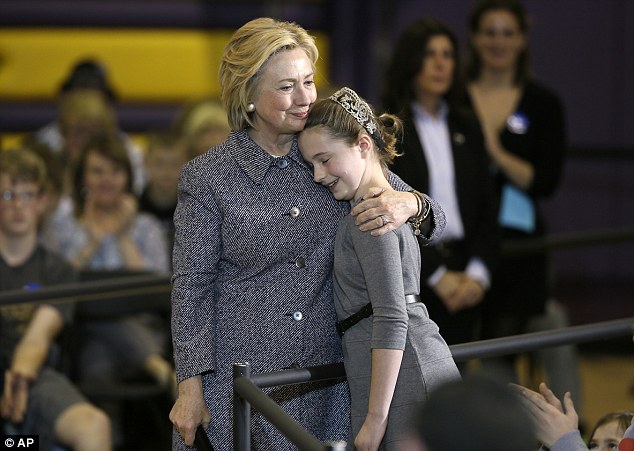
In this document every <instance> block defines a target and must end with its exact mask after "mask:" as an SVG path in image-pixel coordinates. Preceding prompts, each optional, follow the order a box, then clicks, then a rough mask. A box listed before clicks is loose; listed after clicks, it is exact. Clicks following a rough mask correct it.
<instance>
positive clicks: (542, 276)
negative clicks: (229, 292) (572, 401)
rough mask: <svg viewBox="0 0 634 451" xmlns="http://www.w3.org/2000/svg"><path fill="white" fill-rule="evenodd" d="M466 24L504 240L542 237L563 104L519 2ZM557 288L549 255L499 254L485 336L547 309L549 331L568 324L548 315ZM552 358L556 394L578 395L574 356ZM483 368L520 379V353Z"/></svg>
mask: <svg viewBox="0 0 634 451" xmlns="http://www.w3.org/2000/svg"><path fill="white" fill-rule="evenodd" d="M468 26H469V50H470V54H469V61H468V66H467V77H468V85H467V88H468V95H467V96H466V103H467V106H469V107H471V108H473V110H474V111H475V113H476V114H477V116H478V118H479V119H480V123H481V125H482V129H483V131H484V137H485V142H486V149H487V151H488V154H489V157H490V160H491V164H492V166H493V168H494V171H495V173H496V178H497V188H498V190H499V196H500V207H499V212H498V222H499V224H500V227H501V228H502V239H503V240H504V241H506V242H510V241H513V240H527V239H532V238H536V237H542V236H544V235H545V234H546V221H545V218H544V217H543V215H542V214H541V211H540V206H539V202H540V200H543V199H545V198H548V197H550V196H552V195H553V194H554V193H555V192H556V190H557V188H558V186H559V184H560V180H561V174H562V170H563V163H564V155H565V151H566V145H567V143H566V124H565V117H564V108H563V105H562V103H561V101H560V99H559V96H558V95H557V94H556V93H555V92H553V91H552V90H551V89H549V88H547V87H546V86H544V85H543V84H541V83H539V82H537V81H536V80H535V79H534V78H533V77H532V76H531V74H530V69H529V47H528V27H529V19H528V15H527V12H526V10H525V9H524V6H523V5H522V4H521V3H520V2H518V1H517V0H481V1H479V2H478V3H477V4H476V5H475V7H474V8H473V9H472V11H471V13H470V16H469V21H468ZM552 283H553V272H552V267H551V264H550V258H549V255H548V253H547V251H541V250H538V251H535V252H532V253H529V254H526V253H524V254H514V255H509V254H503V255H501V259H500V264H499V273H498V277H497V278H496V283H495V284H494V285H493V286H492V289H491V292H490V296H489V302H487V304H486V305H485V306H484V314H483V325H482V331H483V338H485V339H489V338H497V337H503V336H507V335H516V334H521V333H525V332H526V331H527V327H528V324H529V321H530V320H531V319H533V318H536V317H539V316H542V315H544V314H545V313H547V312H553V313H556V315H555V316H553V317H552V318H551V319H554V320H555V321H553V320H551V321H547V322H546V324H548V323H549V324H548V327H553V326H555V327H556V326H559V327H563V326H565V325H567V324H566V318H565V315H562V314H561V313H562V312H561V310H559V311H556V310H555V309H556V307H557V306H556V305H555V307H553V308H551V309H549V310H546V303H547V301H548V300H549V299H550V298H551V294H550V293H551V289H552ZM551 360H552V361H553V362H554V363H555V366H554V367H550V366H549V367H548V368H546V370H547V372H548V377H549V380H550V384H551V385H552V386H553V387H554V388H555V390H556V392H559V393H560V394H561V393H563V391H560V390H566V389H567V390H573V391H575V394H577V393H578V385H579V384H578V380H570V377H573V378H574V377H575V375H576V374H577V369H576V361H575V360H574V358H573V357H572V356H571V355H570V354H564V355H563V356H559V357H558V358H555V359H551ZM483 363H484V364H485V366H487V367H488V368H489V369H494V370H495V371H496V372H497V373H498V375H499V376H500V377H502V378H503V379H504V380H508V381H514V380H517V375H516V373H515V367H514V366H515V356H510V357H508V358H499V359H488V360H485V361H484V362H483ZM558 364H559V365H558ZM557 365H558V366H557ZM571 366H572V368H571ZM566 376H569V377H567V378H566V380H560V379H557V378H558V377H566Z"/></svg>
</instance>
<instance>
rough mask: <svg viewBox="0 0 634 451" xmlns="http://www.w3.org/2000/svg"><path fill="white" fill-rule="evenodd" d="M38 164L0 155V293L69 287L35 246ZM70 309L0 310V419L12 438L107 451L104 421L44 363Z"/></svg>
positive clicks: (65, 269) (42, 173)
mask: <svg viewBox="0 0 634 451" xmlns="http://www.w3.org/2000/svg"><path fill="white" fill-rule="evenodd" d="M45 182H46V170H45V166H44V163H43V162H42V161H41V160H40V159H39V158H38V157H37V156H36V155H35V154H33V153H31V152H30V151H27V150H6V151H2V152H0V292H4V291H9V290H17V289H23V288H24V289H37V288H38V287H41V286H46V285H52V284H56V283H69V282H73V281H74V280H75V279H76V277H75V273H74V271H73V269H72V267H71V266H70V265H69V264H67V263H66V262H65V261H63V260H62V259H61V258H60V257H58V256H56V255H54V254H52V253H50V252H48V251H47V250H45V249H44V248H43V247H41V246H40V245H39V244H38V222H39V220H40V217H41V215H42V213H43V212H44V211H45V202H46V195H45V192H44V186H45ZM71 314H72V304H70V303H60V304H36V303H21V304H15V305H0V366H1V367H2V369H3V371H4V384H3V391H2V399H1V401H0V413H1V415H2V418H3V419H4V420H6V421H8V422H10V423H12V424H13V426H14V429H15V430H16V432H17V433H20V434H37V435H39V445H40V448H39V449H42V450H48V449H52V448H53V445H54V444H55V443H58V444H61V445H63V446H67V447H70V448H72V449H73V450H76V451H85V450H95V451H97V450H110V449H112V445H111V437H110V420H109V419H108V417H107V416H106V415H105V413H103V412H102V411H101V410H99V409H97V408H96V407H94V406H93V405H92V404H90V403H89V402H88V401H86V399H85V398H84V397H83V395H82V394H81V393H80V392H79V391H78V390H77V389H76V388H75V387H74V386H73V385H72V384H71V383H70V381H69V380H68V379H66V377H64V376H63V375H62V374H60V373H58V372H57V371H55V370H54V369H53V368H52V367H51V366H49V364H48V358H49V354H50V350H51V347H52V346H53V345H54V343H55V339H56V338H57V336H58V335H59V333H60V332H61V331H62V329H63V327H64V324H65V322H67V321H68V320H69V319H70V317H71Z"/></svg>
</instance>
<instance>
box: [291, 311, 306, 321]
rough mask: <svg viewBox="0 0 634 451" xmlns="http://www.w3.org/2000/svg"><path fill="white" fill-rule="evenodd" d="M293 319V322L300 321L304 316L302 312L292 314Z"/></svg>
mask: <svg viewBox="0 0 634 451" xmlns="http://www.w3.org/2000/svg"><path fill="white" fill-rule="evenodd" d="M293 319H294V320H295V321H301V320H302V319H304V314H303V313H302V312H293Z"/></svg>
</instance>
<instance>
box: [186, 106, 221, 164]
mask: <svg viewBox="0 0 634 451" xmlns="http://www.w3.org/2000/svg"><path fill="white" fill-rule="evenodd" d="M173 128H174V131H175V133H176V134H177V135H179V136H181V137H182V138H183V140H184V141H185V145H186V147H187V151H188V153H189V158H190V159H191V158H194V157H196V156H198V155H201V154H203V153H205V152H206V151H207V150H208V149H210V148H211V147H213V146H215V145H217V144H220V143H222V142H224V141H225V140H226V139H227V136H229V132H230V131H231V129H230V128H229V121H228V120H227V113H226V111H225V110H224V108H222V105H221V104H220V102H219V101H218V100H216V99H203V100H199V101H198V102H194V103H192V104H191V105H188V106H187V107H185V108H184V109H183V111H181V112H180V114H179V115H178V116H177V118H176V120H175V122H174V125H173Z"/></svg>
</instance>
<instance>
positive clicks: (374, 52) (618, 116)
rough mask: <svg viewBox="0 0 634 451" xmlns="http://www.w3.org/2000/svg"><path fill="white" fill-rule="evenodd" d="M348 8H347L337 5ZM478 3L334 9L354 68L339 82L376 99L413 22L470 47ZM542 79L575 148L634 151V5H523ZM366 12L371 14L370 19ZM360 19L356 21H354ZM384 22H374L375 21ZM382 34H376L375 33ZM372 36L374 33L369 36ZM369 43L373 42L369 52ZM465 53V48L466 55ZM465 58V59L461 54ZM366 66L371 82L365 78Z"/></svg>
mask: <svg viewBox="0 0 634 451" xmlns="http://www.w3.org/2000/svg"><path fill="white" fill-rule="evenodd" d="M339 3H343V4H344V5H347V6H336V5H337V4H339ZM474 3H475V1H472V0H444V1H438V0H396V1H392V2H386V1H378V0H370V1H363V2H359V1H358V0H354V1H350V2H335V7H336V8H339V10H340V11H338V13H339V17H340V19H341V20H339V21H337V24H338V27H339V28H337V33H338V37H337V39H335V40H334V41H333V49H332V51H333V54H334V55H336V56H335V58H337V59H338V61H339V62H343V61H348V62H352V64H353V65H354V66H355V67H356V70H355V71H354V73H353V72H352V71H353V68H351V67H348V66H345V67H341V66H339V67H340V68H338V67H337V66H335V67H333V71H334V73H333V78H334V79H335V80H334V81H335V82H337V83H339V84H344V83H352V84H353V85H354V86H357V87H358V89H360V90H362V91H363V94H365V95H366V96H367V97H369V98H371V99H373V100H376V95H377V94H376V93H377V92H378V91H377V89H378V87H379V86H380V84H379V83H380V78H381V72H382V68H383V66H384V63H385V61H386V59H387V57H388V56H389V52H390V46H391V43H392V42H393V40H394V39H395V37H396V36H397V35H398V33H399V32H400V30H401V29H402V28H403V27H404V26H405V25H407V24H408V23H410V22H411V21H413V20H416V19H418V18H422V17H434V18H436V19H439V20H441V21H443V22H445V23H447V24H448V25H449V26H451V27H452V28H453V30H454V31H455V32H456V34H457V35H458V37H459V40H460V42H461V43H462V44H463V46H464V45H465V42H466V33H467V32H466V28H467V27H466V22H467V16H468V14H469V11H470V9H471V8H472V6H473V5H474ZM523 3H524V5H525V7H526V9H527V11H528V13H529V14H530V16H531V18H532V27H531V31H530V35H529V39H530V45H531V53H532V69H533V73H534V75H535V76H536V78H537V79H539V80H541V81H542V82H543V83H545V84H547V85H548V86H550V87H551V88H553V89H554V90H556V91H557V92H558V93H559V94H560V95H561V97H562V99H563V101H564V103H565V106H566V110H567V118H568V123H569V128H570V133H569V139H570V144H571V145H572V146H574V147H583V148H588V147H619V148H623V147H626V148H628V149H630V150H632V151H634V86H633V83H634V2H632V1H631V0H557V1H552V0H524V1H523ZM360 11H369V12H372V13H373V16H372V19H373V20H367V18H364V17H363V15H361V17H359V14H360V13H359V12H360ZM355 15H356V17H357V18H356V19H355ZM377 18H378V19H379V20H380V22H379V23H376V19H377ZM374 26H376V27H378V28H377V29H376V33H374V34H373V33H371V30H372V27H374ZM368 30H370V32H368ZM364 43H367V44H366V46H365V47H364ZM463 50H464V49H463ZM462 53H463V55H464V54H465V52H464V51H463V52H462ZM359 67H363V68H364V70H365V75H361V74H360V73H359Z"/></svg>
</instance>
